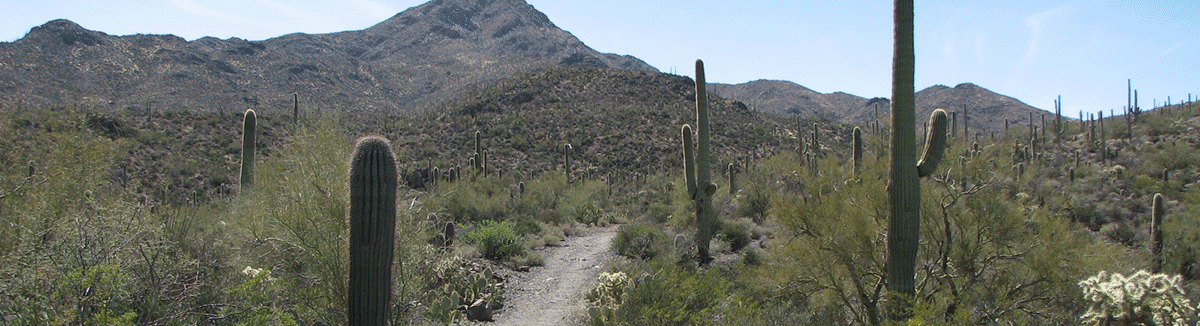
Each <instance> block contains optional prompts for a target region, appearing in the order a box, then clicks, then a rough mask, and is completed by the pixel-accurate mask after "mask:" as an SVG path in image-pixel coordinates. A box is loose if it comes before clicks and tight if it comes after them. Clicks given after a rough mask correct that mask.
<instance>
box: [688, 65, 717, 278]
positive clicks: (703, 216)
mask: <svg viewBox="0 0 1200 326" xmlns="http://www.w3.org/2000/svg"><path fill="white" fill-rule="evenodd" d="M706 89H707V85H706V84H705V81H704V62H703V61H700V60H696V130H697V132H696V133H697V139H698V141H697V144H696V145H697V146H696V149H695V150H694V151H693V150H692V147H691V145H692V132H691V130H692V128H691V127H690V126H688V125H684V126H683V130H682V136H683V147H684V148H683V155H684V175H685V178H686V179H687V180H686V181H685V182H686V183H687V191H688V195H689V196H690V197H691V198H692V201H693V202H694V203H695V204H696V228H697V231H696V249H697V257H696V260H697V261H699V262H700V264H701V265H705V264H708V262H709V261H710V260H711V259H712V258H711V256H710V255H709V251H708V248H709V247H708V244H709V242H710V241H711V240H712V236H713V234H714V233H716V230H717V214H716V211H714V210H713V206H712V195H713V193H715V192H716V191H717V185H715V184H713V183H712V170H711V169H710V164H711V163H710V162H712V154H711V152H710V150H709V147H710V144H709V143H710V141H709V125H708V92H707V91H706Z"/></svg>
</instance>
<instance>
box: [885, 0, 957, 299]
mask: <svg viewBox="0 0 1200 326" xmlns="http://www.w3.org/2000/svg"><path fill="white" fill-rule="evenodd" d="M894 3H895V8H894V10H895V11H894V15H895V19H894V23H895V47H894V51H895V53H894V56H893V59H892V60H893V61H892V159H891V167H890V169H889V170H890V171H889V173H888V176H889V179H888V187H887V189H888V211H889V213H890V216H889V217H890V218H889V223H888V224H889V225H888V237H887V242H888V244H887V247H888V256H887V287H888V291H889V292H891V293H893V294H897V295H900V296H902V297H903V298H897V300H895V301H893V302H894V303H895V306H894V307H893V308H892V309H891V317H892V319H893V320H904V319H907V318H908V317H909V316H911V315H912V310H911V303H912V302H911V301H910V299H912V298H913V296H914V295H915V293H916V288H915V284H914V280H915V275H916V274H915V271H916V262H917V249H918V242H919V240H920V235H921V233H920V231H921V227H920V223H921V183H920V178H921V177H922V176H923V175H927V174H928V173H931V172H933V170H934V168H935V167H936V166H937V164H938V162H939V161H940V160H941V157H942V152H943V151H944V150H945V144H946V139H945V137H946V127H947V126H946V124H947V121H946V120H947V117H946V111H945V110H941V109H938V110H934V112H933V114H932V115H931V116H930V121H929V122H930V125H931V129H930V130H929V132H928V134H927V135H926V139H927V140H926V142H925V146H926V147H925V153H924V154H923V155H922V159H921V161H920V162H919V163H918V162H917V160H916V154H917V148H916V147H917V145H916V130H914V128H915V127H916V98H915V94H916V91H915V86H914V80H913V79H914V75H915V63H916V59H915V55H914V48H913V1H912V0H896V1H895V2H894ZM939 129H940V130H939Z"/></svg>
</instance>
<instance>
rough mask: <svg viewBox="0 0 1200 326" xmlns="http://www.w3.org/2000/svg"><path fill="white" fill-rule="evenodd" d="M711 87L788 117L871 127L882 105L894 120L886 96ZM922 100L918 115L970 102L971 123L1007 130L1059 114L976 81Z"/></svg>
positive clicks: (922, 94) (767, 86)
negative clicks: (1012, 125)
mask: <svg viewBox="0 0 1200 326" xmlns="http://www.w3.org/2000/svg"><path fill="white" fill-rule="evenodd" d="M709 89H710V90H712V92H713V93H716V94H719V95H721V96H724V97H726V98H730V99H733V100H737V101H741V102H745V103H746V104H748V105H749V106H750V107H751V108H753V109H754V110H757V111H762V112H767V113H771V114H776V115H782V116H800V117H804V118H818V119H824V120H831V121H837V122H841V123H846V124H852V125H868V124H870V123H872V122H873V121H874V120H875V119H876V117H875V106H876V105H878V107H879V115H880V116H879V119H880V120H885V119H888V116H889V114H890V113H891V102H890V101H889V100H888V99H886V98H872V99H867V98H863V97H859V96H855V95H851V94H846V93H842V92H834V93H829V94H823V93H819V92H816V91H813V90H811V89H808V88H807V87H804V86H801V85H798V84H796V83H793V82H789V81H779V80H756V81H751V82H747V83H742V84H734V85H730V84H709ZM916 100H917V116H918V117H928V116H929V113H930V112H932V111H933V109H935V108H944V109H947V110H948V111H951V112H955V111H957V112H961V111H962V108H963V107H964V106H965V107H966V108H967V114H968V123H969V126H970V127H971V128H972V129H977V130H996V131H999V130H1003V129H1004V120H1005V119H1008V120H1009V121H1010V122H1011V123H1019V124H1027V123H1028V121H1029V114H1030V113H1033V115H1034V119H1037V120H1038V121H1035V123H1038V124H1040V123H1041V121H1040V115H1043V114H1045V115H1047V116H1048V117H1047V118H1048V119H1051V118H1052V117H1053V113H1052V112H1046V111H1044V110H1041V109H1038V108H1035V107H1032V106H1029V105H1028V104H1025V103H1024V102H1021V101H1020V100H1017V99H1015V98H1012V97H1009V96H1005V95H1002V94H998V93H996V92H992V91H990V90H988V89H986V88H983V87H979V86H977V85H975V84H971V83H962V84H958V85H957V86H954V87H953V88H951V87H947V86H943V85H934V86H931V87H929V88H926V89H923V90H921V91H919V92H917V94H916ZM960 114H961V113H960ZM1067 118H1070V117H1067ZM881 123H887V121H881Z"/></svg>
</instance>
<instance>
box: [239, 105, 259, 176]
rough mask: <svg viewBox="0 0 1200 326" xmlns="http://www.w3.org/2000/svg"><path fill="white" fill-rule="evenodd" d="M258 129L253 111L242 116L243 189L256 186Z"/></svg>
mask: <svg viewBox="0 0 1200 326" xmlns="http://www.w3.org/2000/svg"><path fill="white" fill-rule="evenodd" d="M257 129H258V118H257V116H255V114H254V110H253V109H247V110H246V113H245V114H244V115H243V116H242V171H241V180H240V182H241V187H242V189H245V188H249V187H250V186H252V185H254V144H255V140H256V135H255V130H257Z"/></svg>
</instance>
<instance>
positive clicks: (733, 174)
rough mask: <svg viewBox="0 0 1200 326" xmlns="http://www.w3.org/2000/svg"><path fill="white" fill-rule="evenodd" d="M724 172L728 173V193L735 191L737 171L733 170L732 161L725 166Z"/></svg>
mask: <svg viewBox="0 0 1200 326" xmlns="http://www.w3.org/2000/svg"><path fill="white" fill-rule="evenodd" d="M725 173H726V174H728V175H729V194H730V195H732V194H734V193H737V177H736V175H737V171H735V170H734V166H733V163H729V166H727V167H725Z"/></svg>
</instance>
